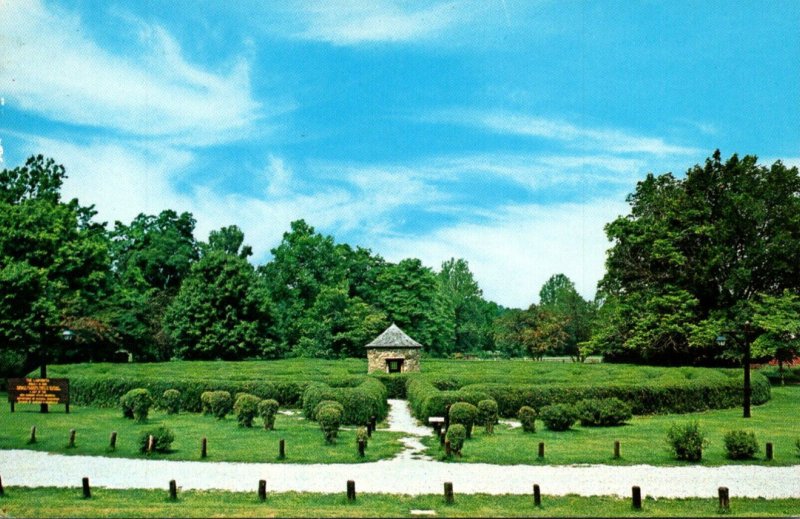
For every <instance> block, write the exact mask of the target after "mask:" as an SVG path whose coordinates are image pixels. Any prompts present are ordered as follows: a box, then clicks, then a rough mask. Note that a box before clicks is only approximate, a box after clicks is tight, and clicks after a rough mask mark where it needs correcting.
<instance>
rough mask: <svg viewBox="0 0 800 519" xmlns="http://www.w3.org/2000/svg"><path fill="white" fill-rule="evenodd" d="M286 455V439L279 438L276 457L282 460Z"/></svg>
mask: <svg viewBox="0 0 800 519" xmlns="http://www.w3.org/2000/svg"><path fill="white" fill-rule="evenodd" d="M285 457H286V441H284V440H281V441H279V442H278V459H279V460H282V459H284V458H285Z"/></svg>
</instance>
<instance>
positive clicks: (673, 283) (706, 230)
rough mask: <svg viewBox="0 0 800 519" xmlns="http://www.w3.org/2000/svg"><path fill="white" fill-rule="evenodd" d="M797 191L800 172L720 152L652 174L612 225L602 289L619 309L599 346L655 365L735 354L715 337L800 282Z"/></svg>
mask: <svg viewBox="0 0 800 519" xmlns="http://www.w3.org/2000/svg"><path fill="white" fill-rule="evenodd" d="M798 193H800V176H798V170H797V168H787V167H786V166H784V165H783V164H782V163H781V162H776V163H774V164H773V165H772V166H769V167H766V166H762V165H759V164H758V163H757V159H756V157H753V156H746V157H744V158H739V157H738V156H737V155H733V156H732V157H731V158H730V159H728V160H727V161H723V160H722V159H721V156H720V153H719V151H717V152H716V153H714V156H713V157H712V158H709V159H707V160H706V162H705V164H704V165H702V166H701V165H697V166H695V167H693V168H691V169H689V170H688V171H687V173H686V176H685V178H676V177H674V176H673V175H672V174H664V175H659V176H655V175H652V174H650V175H648V176H647V178H646V179H645V180H643V181H642V182H639V184H638V185H637V187H636V191H635V192H634V193H632V194H631V195H630V196H629V197H628V202H629V203H630V205H631V213H630V214H629V215H627V216H624V217H620V218H618V219H616V220H615V221H613V222H611V223H610V224H608V225H607V226H606V233H607V235H608V237H609V239H610V240H611V241H612V248H611V250H610V251H609V253H608V258H607V262H606V269H607V270H606V275H605V276H604V278H603V279H602V281H601V283H600V292H601V297H602V298H603V299H604V301H605V302H606V304H610V305H611V308H612V309H613V315H611V314H609V312H602V313H601V315H603V316H604V317H605V318H606V322H605V323H601V324H600V325H599V326H598V332H597V333H596V334H595V336H594V337H593V339H592V344H593V347H595V348H596V349H597V350H598V351H600V352H602V353H605V354H606V355H607V356H609V357H611V358H613V357H617V358H629V359H645V360H648V361H652V362H668V363H690V362H713V361H714V359H717V358H719V357H720V356H723V355H728V356H729V357H735V356H737V355H738V352H736V351H735V350H728V351H724V350H720V347H719V346H717V345H716V343H715V341H714V338H715V337H716V335H717V334H718V333H719V332H720V331H722V330H724V329H731V328H736V327H738V326H741V325H742V323H744V322H745V321H747V320H752V317H753V314H754V307H753V304H754V302H755V301H757V300H758V298H760V297H763V296H778V295H780V294H782V293H783V291H784V290H789V291H794V292H796V291H797V290H798V289H799V288H800V281H798V280H800V196H799V195H798ZM731 342H732V341H729V346H728V348H735V347H736V346H735V345H733V344H731Z"/></svg>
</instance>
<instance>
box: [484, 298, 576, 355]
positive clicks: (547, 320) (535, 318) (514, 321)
mask: <svg viewBox="0 0 800 519" xmlns="http://www.w3.org/2000/svg"><path fill="white" fill-rule="evenodd" d="M567 324H568V317H567V316H564V315H559V314H556V313H554V312H552V311H551V310H548V309H546V308H543V307H541V306H536V305H531V306H530V307H529V308H528V309H527V310H516V309H515V310H509V311H507V312H505V313H503V314H502V315H500V316H499V317H498V318H497V319H495V322H494V333H495V342H496V343H497V348H498V349H499V350H501V351H503V352H505V353H506V354H507V355H508V356H512V357H514V356H522V355H530V356H531V357H533V358H535V359H537V360H541V359H542V357H544V356H545V355H546V354H555V353H561V352H563V351H564V348H565V347H566V344H567V342H566V341H567V339H568V335H567Z"/></svg>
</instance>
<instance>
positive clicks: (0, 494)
mask: <svg viewBox="0 0 800 519" xmlns="http://www.w3.org/2000/svg"><path fill="white" fill-rule="evenodd" d="M4 495H6V491H5V489H4V488H3V478H2V477H0V497H3V496H4Z"/></svg>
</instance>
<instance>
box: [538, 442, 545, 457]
mask: <svg viewBox="0 0 800 519" xmlns="http://www.w3.org/2000/svg"><path fill="white" fill-rule="evenodd" d="M539 457H540V458H544V442H539Z"/></svg>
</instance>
